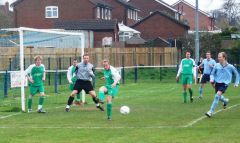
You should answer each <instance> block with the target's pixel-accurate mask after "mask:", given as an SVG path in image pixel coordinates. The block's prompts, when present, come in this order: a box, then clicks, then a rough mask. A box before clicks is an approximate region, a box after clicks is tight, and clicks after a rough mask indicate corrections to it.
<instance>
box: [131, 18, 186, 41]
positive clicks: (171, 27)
mask: <svg viewBox="0 0 240 143" xmlns="http://www.w3.org/2000/svg"><path fill="white" fill-rule="evenodd" d="M133 28H134V29H136V30H138V31H140V32H141V37H142V38H143V39H145V40H149V39H155V38H157V37H159V36H160V37H162V38H164V39H174V38H178V37H183V36H184V35H185V34H186V33H187V29H185V28H184V27H183V26H182V25H180V24H177V23H175V22H173V21H172V20H170V19H169V18H166V17H165V16H162V15H160V14H155V15H153V16H152V17H150V18H149V19H147V20H145V21H144V22H142V23H140V24H139V25H136V26H134V27H133Z"/></svg>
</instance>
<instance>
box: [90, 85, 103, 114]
mask: <svg viewBox="0 0 240 143" xmlns="http://www.w3.org/2000/svg"><path fill="white" fill-rule="evenodd" d="M85 91H86V93H89V94H90V95H91V96H92V100H93V102H94V103H95V104H96V107H97V108H98V109H100V110H101V111H104V108H103V107H102V106H101V105H100V104H99V103H103V102H102V101H100V100H99V99H98V98H97V96H96V92H95V91H94V90H91V91H88V90H87V89H86V90H85Z"/></svg>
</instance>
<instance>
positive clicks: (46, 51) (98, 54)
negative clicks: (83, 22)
mask: <svg viewBox="0 0 240 143" xmlns="http://www.w3.org/2000/svg"><path fill="white" fill-rule="evenodd" d="M24 53H25V55H24V56H25V59H24V65H25V67H26V66H29V65H30V64H31V63H33V62H34V60H33V58H34V56H36V55H41V56H42V57H43V64H44V65H45V66H46V69H48V70H49V69H51V70H54V69H67V67H68V66H69V65H71V61H72V60H73V59H74V58H77V59H79V60H80V59H81V57H80V55H81V49H79V48H25V49H24ZM85 53H88V54H89V55H90V62H91V63H93V64H94V65H95V66H96V67H101V62H102V60H103V59H104V58H108V59H109V60H110V61H111V64H112V65H113V66H116V67H120V66H134V65H145V66H157V65H176V63H177V49H176V48H168V47H166V48H162V47H161V48H156V47H154V48H148V47H144V48H86V49H85ZM18 69H19V49H18V48H0V70H1V71H3V70H18Z"/></svg>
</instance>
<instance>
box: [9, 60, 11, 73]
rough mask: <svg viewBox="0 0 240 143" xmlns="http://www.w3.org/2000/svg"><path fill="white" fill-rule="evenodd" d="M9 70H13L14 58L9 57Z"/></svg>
mask: <svg viewBox="0 0 240 143" xmlns="http://www.w3.org/2000/svg"><path fill="white" fill-rule="evenodd" d="M9 71H12V59H11V58H9Z"/></svg>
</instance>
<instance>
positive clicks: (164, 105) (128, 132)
mask: <svg viewBox="0 0 240 143" xmlns="http://www.w3.org/2000/svg"><path fill="white" fill-rule="evenodd" d="M98 85H100V84H98ZM60 89H61V91H60V92H59V94H53V93H51V92H49V93H48V92H47V95H48V97H47V98H46V104H45V108H46V109H47V111H48V113H47V114H37V113H31V114H27V113H19V112H18V111H19V110H18V108H16V109H14V107H15V106H16V105H17V104H14V105H5V106H0V116H1V117H2V116H6V115H12V114H17V115H14V116H12V117H8V118H5V119H0V128H1V129H0V142H1V143H2V142H3V143H15V142H16V143H32V142H34V143H41V142H44V143H67V142H71V143H75V142H76V143H77V142H81V143H96V142H98V143H161V142H163V143H192V142H194V143H238V142H239V132H240V122H239V119H240V114H239V111H240V106H236V107H235V108H232V109H228V110H224V111H222V112H219V113H217V114H216V115H214V117H213V118H211V119H208V118H204V119H203V120H201V121H199V122H197V123H196V124H194V125H193V126H189V127H183V126H186V125H187V124H189V123H190V122H192V121H194V120H196V119H198V118H200V117H202V116H203V115H204V113H205V112H206V111H207V110H209V107H210V104H211V102H212V100H213V92H214V90H213V89H212V87H210V86H209V85H208V86H206V88H205V89H204V100H197V99H195V101H194V103H187V104H183V103H182V94H181V91H182V88H181V85H180V84H176V83H164V82H159V81H157V80H155V81H153V82H140V83H137V84H133V83H128V84H126V85H121V87H120V92H119V94H118V96H117V97H116V98H115V100H114V102H113V103H114V104H113V108H114V110H113V120H112V121H110V122H109V121H107V120H106V113H105V112H100V111H98V110H96V109H95V107H94V105H93V104H92V101H91V99H90V98H89V97H87V101H88V103H89V104H88V105H85V106H84V107H83V106H81V107H78V106H75V107H72V108H71V111H70V112H69V113H66V112H64V106H65V103H66V101H67V98H68V94H69V92H68V91H67V86H62V87H60ZM197 89H198V86H196V85H194V93H195V97H196V96H197ZM47 90H53V89H52V87H47ZM226 96H227V97H228V98H229V99H230V104H229V107H230V106H232V105H236V104H238V103H239V102H240V93H239V89H237V88H233V87H232V85H231V86H230V87H229V89H228V91H227V93H226ZM37 99H38V98H37V97H35V98H34V108H36V106H37V105H36V103H37ZM15 100H19V99H15ZM122 105H127V106H129V107H130V109H131V113H130V114H129V115H126V116H125V115H121V114H120V113H119V108H120V107H121V106H122ZM3 108H5V109H4V110H3ZM7 108H8V109H14V110H7ZM221 109H222V106H221V104H219V106H218V109H217V110H221ZM9 111H11V112H9Z"/></svg>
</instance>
